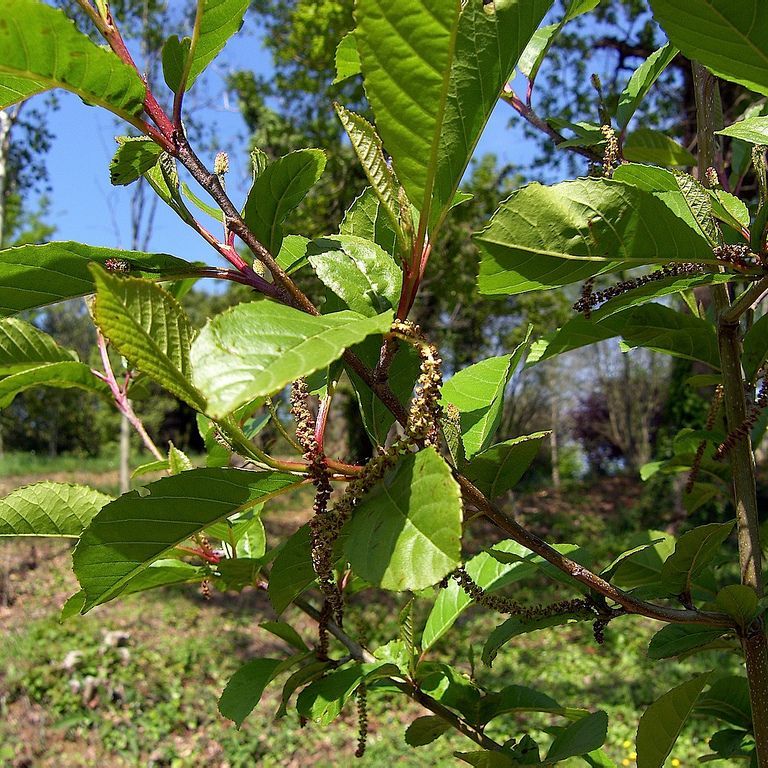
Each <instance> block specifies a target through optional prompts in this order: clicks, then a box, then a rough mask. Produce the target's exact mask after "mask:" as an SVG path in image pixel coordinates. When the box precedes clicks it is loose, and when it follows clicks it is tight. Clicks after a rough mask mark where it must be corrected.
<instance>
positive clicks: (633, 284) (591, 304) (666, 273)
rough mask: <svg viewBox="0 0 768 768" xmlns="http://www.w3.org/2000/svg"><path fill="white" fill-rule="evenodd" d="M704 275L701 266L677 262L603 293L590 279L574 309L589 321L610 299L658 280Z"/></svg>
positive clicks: (611, 287)
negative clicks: (595, 311)
mask: <svg viewBox="0 0 768 768" xmlns="http://www.w3.org/2000/svg"><path fill="white" fill-rule="evenodd" d="M703 274H704V267H703V266H702V265H701V264H693V263H691V262H680V263H678V262H675V263H672V264H666V265H664V266H663V267H661V268H660V269H657V270H655V271H653V272H650V273H649V274H647V275H640V276H639V277H633V278H632V279H630V280H622V281H621V282H618V283H616V284H615V285H611V286H609V287H608V288H604V289H603V290H601V291H594V290H593V285H594V278H590V279H589V280H587V281H586V282H585V283H584V286H583V288H582V292H581V298H579V300H578V301H577V302H576V303H575V304H574V305H573V309H574V310H576V311H577V312H580V313H581V314H583V315H584V317H586V318H587V319H589V317H590V314H591V311H592V310H593V309H596V308H597V307H598V306H600V305H601V304H604V303H605V302H606V301H608V300H609V299H613V298H615V297H616V296H621V295H622V294H624V293H628V292H629V291H632V290H634V289H636V288H640V287H641V286H643V285H648V283H653V282H656V281H658V280H666V279H667V278H670V277H683V276H689V277H695V276H697V275H703Z"/></svg>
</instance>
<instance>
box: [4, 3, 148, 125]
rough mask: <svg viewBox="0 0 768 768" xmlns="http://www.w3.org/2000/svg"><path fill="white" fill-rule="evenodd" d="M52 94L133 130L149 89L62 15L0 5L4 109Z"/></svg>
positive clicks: (41, 6) (39, 6)
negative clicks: (70, 96) (71, 96)
mask: <svg viewBox="0 0 768 768" xmlns="http://www.w3.org/2000/svg"><path fill="white" fill-rule="evenodd" d="M51 88H64V89H66V90H68V91H72V93H76V94H77V95H78V96H80V98H82V99H83V100H84V101H85V102H87V103H88V104H93V105H96V106H100V107H105V108H106V109H108V110H110V111H112V112H114V113H115V114H116V115H118V116H119V117H122V118H123V119H125V120H127V121H128V122H129V123H133V124H134V125H135V124H136V123H137V121H138V116H139V115H140V114H141V112H142V110H143V108H144V95H145V92H146V86H145V84H144V83H143V82H142V80H141V78H140V77H139V74H138V72H136V70H135V69H133V68H132V67H130V66H128V65H127V64H124V63H123V62H122V61H120V59H119V58H118V57H117V56H116V55H115V54H114V53H112V51H109V50H105V49H104V48H102V47H100V46H98V45H96V43H94V42H93V41H91V40H90V39H89V38H88V37H87V36H86V35H84V34H82V33H81V32H78V30H77V29H76V27H75V25H74V24H73V22H72V21H70V20H69V19H68V18H67V17H66V16H65V15H64V13H63V12H62V11H59V10H56V9H54V8H51V7H50V6H48V5H46V4H45V3H41V2H37V0H3V3H2V4H0V96H2V101H0V109H3V108H4V107H7V106H9V105H10V104H14V103H15V102H16V101H17V100H18V94H19V93H21V94H22V95H23V97H24V98H25V97H26V96H28V95H31V94H33V93H40V92H41V91H46V90H49V89H51Z"/></svg>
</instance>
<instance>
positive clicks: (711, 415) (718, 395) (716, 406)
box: [685, 384, 723, 493]
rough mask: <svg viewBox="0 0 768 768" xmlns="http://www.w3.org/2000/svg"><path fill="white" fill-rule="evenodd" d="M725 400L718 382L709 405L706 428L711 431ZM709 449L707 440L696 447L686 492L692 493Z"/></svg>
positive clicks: (721, 386)
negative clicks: (705, 452)
mask: <svg viewBox="0 0 768 768" xmlns="http://www.w3.org/2000/svg"><path fill="white" fill-rule="evenodd" d="M722 402H723V385H722V384H718V385H717V387H716V388H715V394H714V397H713V398H712V402H711V403H710V405H709V411H708V413H707V421H706V425H705V427H706V430H707V432H711V431H712V429H713V427H714V426H715V419H716V418H717V412H718V411H719V410H720V404H721V403H722ZM706 449H707V441H706V440H702V441H701V442H700V443H699V445H698V447H697V448H696V456H695V457H694V459H693V465H692V466H691V471H690V473H689V475H688V482H687V483H686V484H685V492H686V493H691V491H693V486H694V485H695V483H696V478H697V477H698V476H699V472H700V471H701V462H702V459H703V458H704V451H705V450H706Z"/></svg>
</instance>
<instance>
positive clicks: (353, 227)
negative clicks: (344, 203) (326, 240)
mask: <svg viewBox="0 0 768 768" xmlns="http://www.w3.org/2000/svg"><path fill="white" fill-rule="evenodd" d="M340 231H341V234H342V235H354V236H355V237H361V238H362V239H363V240H372V241H373V242H374V243H376V245H378V246H380V247H381V248H382V250H384V251H386V252H387V253H388V254H389V255H390V256H393V257H394V256H395V255H396V254H397V235H396V234H395V230H394V228H393V226H392V222H391V220H390V218H389V215H388V214H387V212H386V210H385V208H384V205H383V203H382V202H381V200H379V198H378V197H377V196H376V193H375V192H374V191H373V190H372V189H371V188H370V187H366V188H365V190H363V192H362V194H360V195H359V196H358V197H357V199H356V200H355V201H354V202H353V203H352V205H351V206H350V207H349V208H348V209H347V211H346V213H345V214H344V220H343V221H342V222H341V230H340Z"/></svg>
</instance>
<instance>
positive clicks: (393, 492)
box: [345, 448, 462, 591]
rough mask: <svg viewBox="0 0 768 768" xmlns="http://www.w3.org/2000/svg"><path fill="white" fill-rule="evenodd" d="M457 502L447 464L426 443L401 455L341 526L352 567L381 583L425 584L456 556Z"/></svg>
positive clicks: (457, 559) (414, 586)
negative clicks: (343, 527)
mask: <svg viewBox="0 0 768 768" xmlns="http://www.w3.org/2000/svg"><path fill="white" fill-rule="evenodd" d="M461 519H462V505H461V493H460V491H459V486H458V484H457V483H456V481H455V480H454V479H453V476H452V474H451V470H450V467H449V466H448V465H447V464H446V463H445V461H443V459H442V458H441V457H440V456H439V455H438V454H437V453H436V451H435V450H434V448H426V449H424V450H423V451H419V453H417V454H411V455H409V456H406V457H404V458H403V459H401V460H400V461H399V462H398V464H397V465H396V466H395V468H394V469H392V470H390V471H389V472H388V473H387V474H386V475H385V476H384V479H383V480H381V481H380V482H379V483H377V484H376V485H375V486H374V487H373V488H372V489H371V490H370V491H369V492H368V494H366V496H365V497H364V498H363V499H362V501H361V502H360V503H359V504H358V505H357V507H356V508H355V512H354V515H353V517H352V519H351V520H350V521H349V522H348V523H347V525H346V526H345V528H346V530H347V532H348V534H349V538H348V539H347V541H346V546H345V552H346V556H347V558H348V560H349V562H350V564H351V566H352V569H353V570H354V571H355V573H356V574H357V575H358V576H360V577H362V578H363V579H365V580H366V581H368V582H370V583H371V584H375V585H377V586H379V587H382V588H383V589H389V590H393V591H402V590H406V589H411V590H418V589H424V588H425V587H428V586H430V585H432V584H435V583H436V582H438V581H440V579H442V578H443V577H444V576H446V575H447V574H448V573H450V572H451V571H452V570H453V569H454V568H456V566H457V565H458V564H459V562H460V557H461Z"/></svg>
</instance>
